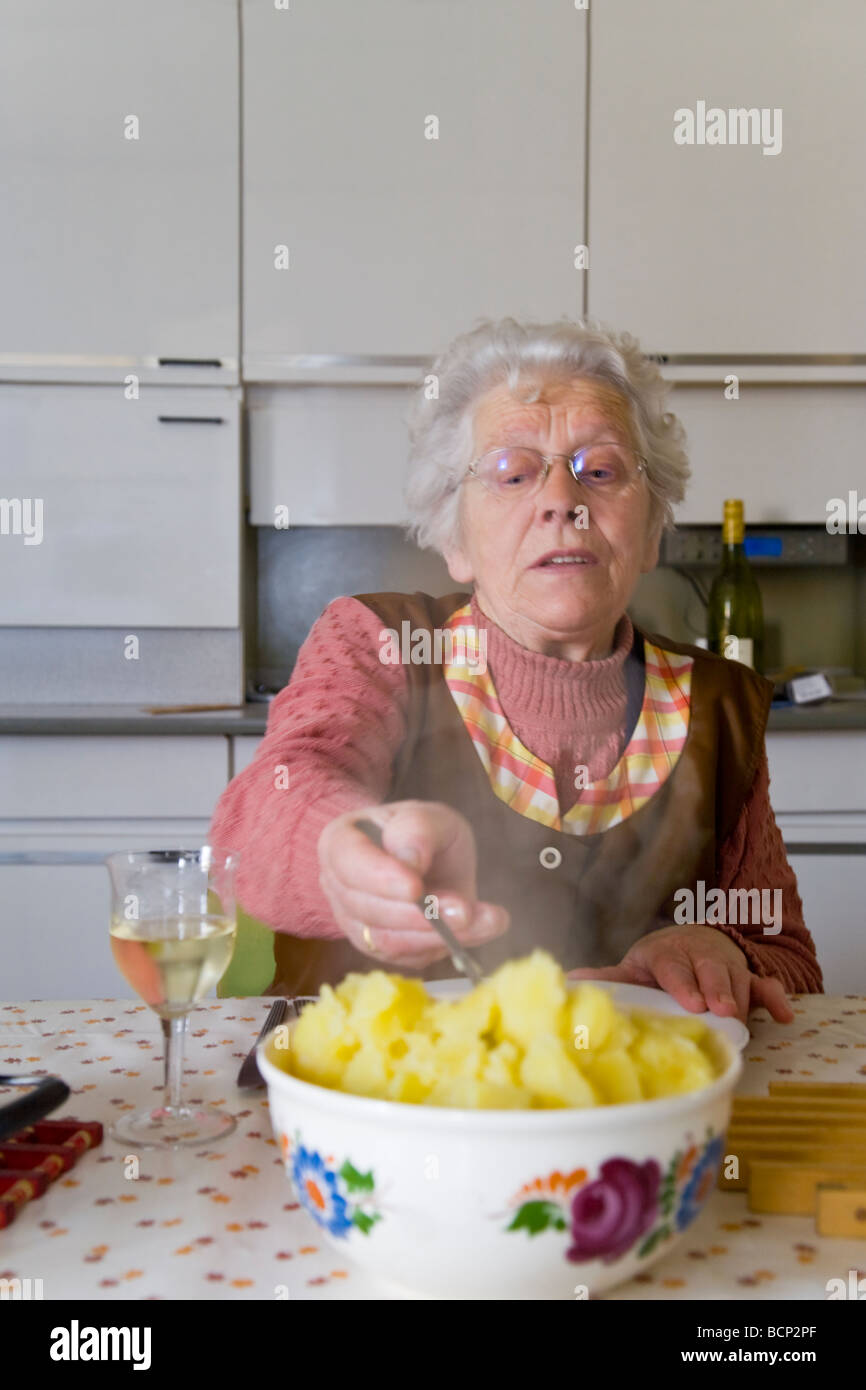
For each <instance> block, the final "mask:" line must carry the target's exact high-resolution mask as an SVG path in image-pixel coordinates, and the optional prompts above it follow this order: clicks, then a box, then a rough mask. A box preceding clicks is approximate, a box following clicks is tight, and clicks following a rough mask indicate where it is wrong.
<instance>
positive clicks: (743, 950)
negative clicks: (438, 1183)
mask: <svg viewBox="0 0 866 1390" xmlns="http://www.w3.org/2000/svg"><path fill="white" fill-rule="evenodd" d="M665 395H666V387H665V384H664V382H663V380H662V377H661V375H660V373H659V371H658V368H657V367H656V366H655V365H654V364H652V363H651V362H649V361H647V360H645V359H644V357H643V356H642V354H641V352H640V350H639V348H638V346H637V344H636V343H635V342H634V340H633V339H631V338H630V337H629V336H628V335H621V336H618V335H615V334H612V333H609V332H607V331H605V330H603V329H602V328H600V327H598V326H596V325H588V324H584V323H582V324H576V323H571V322H568V321H567V320H563V321H561V322H559V323H556V324H551V325H537V324H526V325H520V324H518V323H516V322H515V321H514V320H512V319H505V320H503V321H501V322H499V323H485V324H482V325H481V326H480V327H478V328H477V329H475V330H474V331H472V332H469V333H466V334H464V335H462V336H461V337H459V338H457V339H456V340H455V342H454V343H453V344H452V345H451V346H450V347H449V348H448V349H447V350H446V351H445V353H444V354H442V356H441V357H439V359H438V360H437V361H436V362H435V363H434V364H433V366H432V369H431V375H429V376H427V377H426V379H425V384H424V385H423V386H422V387H420V388H419V390H418V392H417V395H416V398H415V400H414V403H413V406H412V412H411V419H410V435H411V474H410V480H409V487H408V501H409V507H410V515H411V523H412V532H413V534H414V535H415V537H416V538H417V540H418V541H419V543H420V544H422V545H426V546H432V547H435V548H436V549H438V550H439V551H440V552H441V553H442V555H443V556H444V558H445V561H446V563H447V565H448V569H449V572H450V574H451V576H452V578H453V579H454V581H455V584H457V585H459V586H460V587H459V592H455V593H452V594H448V595H447V596H445V597H444V598H432V597H430V596H429V595H427V594H423V593H415V594H400V593H380V594H362V595H359V596H357V597H355V598H341V599H337V600H336V601H335V602H333V603H331V604H330V605H329V607H328V608H327V609H326V611H325V613H324V614H323V615H322V617H321V618H320V619H319V620H318V622H317V623H316V624H315V626H314V627H313V629H312V631H311V633H310V635H309V637H308V639H307V641H306V642H305V644H304V646H303V648H302V649H301V651H300V653H299V656H298V661H297V665H296V667H295V670H294V673H293V675H292V679H291V681H290V682H289V684H288V686H287V687H286V689H285V690H283V691H282V692H281V693H280V694H279V696H278V697H277V698H276V699H275V700H274V702H273V705H272V708H271V712H270V718H269V722H268V729H267V733H266V736H265V738H264V740H263V742H262V745H261V747H260V750H259V752H258V756H257V757H256V759H255V761H254V762H253V763H252V764H251V766H250V767H248V768H247V769H246V770H245V771H244V772H243V773H241V774H240V776H238V777H236V778H235V780H234V781H233V782H232V783H231V785H230V786H229V787H228V788H227V789H226V791H225V793H224V794H223V796H222V798H221V800H220V803H219V805H218V807H217V810H216V814H215V817H214V822H213V825H212V835H211V838H212V840H213V842H214V843H215V844H217V845H219V844H223V845H226V846H229V845H233V846H234V847H235V848H237V849H239V850H240V851H241V856H242V857H241V865H242V867H241V870H240V874H239V879H238V895H239V899H240V901H241V903H242V905H243V908H244V909H245V911H246V912H247V913H249V914H252V915H253V916H255V917H257V918H259V919H260V920H262V921H264V922H265V923H267V924H268V925H269V926H271V927H272V928H273V929H275V932H276V933H277V935H276V936H275V947H274V952H275V959H276V966H277V969H276V975H275V979H274V983H273V986H272V991H273V992H279V993H284V992H291V993H301V994H308V993H313V992H315V991H316V990H317V989H318V987H319V986H320V985H321V984H322V982H324V981H328V982H334V981H337V980H339V979H340V978H341V977H342V976H343V975H344V974H345V973H346V972H348V971H349V970H369V969H373V968H376V967H385V968H387V969H399V970H401V971H403V972H406V971H409V972H420V973H421V974H422V975H423V977H424V978H426V979H431V978H438V977H442V976H446V975H453V974H454V973H455V972H454V969H453V966H452V964H451V961H450V959H449V957H448V952H447V949H446V947H445V946H444V945H443V943H442V941H441V939H440V937H439V936H438V935H437V933H436V931H435V928H434V923H433V920H432V919H433V918H434V917H435V915H436V914H437V913H438V914H439V915H441V917H442V918H443V919H444V920H445V921H447V922H448V924H449V925H450V926H451V928H452V930H453V931H454V933H455V934H456V935H457V937H459V939H460V941H461V942H462V943H463V944H464V945H466V946H467V947H471V948H472V950H473V951H474V953H475V954H476V956H477V958H478V960H479V961H480V963H481V965H482V966H483V967H484V968H486V969H489V968H492V967H494V966H496V965H498V964H499V963H500V962H501V961H503V960H505V959H506V958H509V957H515V956H520V955H522V954H525V953H526V952H528V951H529V950H531V949H532V948H533V947H536V946H540V947H544V948H546V949H547V950H549V951H550V952H551V953H552V954H553V955H554V956H555V957H556V959H557V960H558V961H559V962H560V964H561V965H562V966H563V967H564V968H565V969H566V970H567V971H569V972H571V973H577V974H580V975H590V976H591V975H598V976H603V977H606V978H609V979H620V980H629V981H633V982H635V983H638V984H647V985H655V986H657V987H659V988H661V989H664V990H667V991H668V992H669V993H670V994H672V995H673V996H674V997H675V998H676V999H677V1000H679V1001H680V1002H681V1003H682V1004H683V1005H685V1007H686V1008H688V1009H692V1010H696V1011H697V1010H703V1009H705V1008H709V1009H711V1010H712V1011H713V1012H715V1013H718V1014H731V1015H737V1016H738V1017H740V1018H745V1016H746V1015H747V1013H748V1011H749V1009H750V1008H751V1007H756V1006H758V1005H764V1006H765V1007H766V1008H767V1009H768V1010H769V1011H770V1013H771V1014H772V1016H773V1017H774V1018H775V1019H777V1020H778V1021H780V1022H788V1021H790V1020H791V1018H792V1017H793V1014H792V1012H791V1009H790V1007H789V1005H788V1002H787V999H786V993H785V991H786V990H789V991H795V992H809V991H820V990H821V988H822V981H821V972H820V969H819V966H818V962H817V960H816V956H815V949H814V944H813V942H812V939H811V937H810V935H809V933H808V932H807V930H806V928H805V926H804V924H803V918H802V909H801V903H800V899H799V896H798V894H797V887H796V880H795V877H794V875H793V873H792V871H791V869H790V867H789V865H788V863H787V860H786V857H785V851H784V847H783V844H782V839H781V836H780V833H779V831H778V828H777V827H776V824H775V821H774V818H773V813H772V810H771V807H770V801H769V778H768V771H767V760H766V753H765V749H764V731H765V726H766V722H767V714H768V710H769V704H770V696H771V688H770V684H769V682H767V681H765V680H764V679H763V678H762V677H760V676H757V675H756V674H755V673H754V672H752V671H751V670H749V669H747V668H746V667H745V666H743V665H740V664H739V663H737V662H733V661H726V660H724V659H722V658H720V657H716V656H713V655H710V654H709V653H707V652H705V651H703V650H701V649H700V648H697V647H691V646H687V645H684V644H682V643H679V642H673V641H670V640H668V639H667V638H664V637H658V636H652V635H649V634H646V633H643V632H639V631H637V630H636V629H635V628H634V626H633V625H632V623H631V621H630V619H629V617H628V615H627V612H626V609H627V606H628V603H629V599H630V597H631V595H632V592H633V590H634V587H635V584H636V582H637V580H638V577H639V575H640V574H641V573H644V572H646V571H648V570H650V569H652V568H653V566H654V565H655V564H656V561H657V558H658V549H659V539H660V535H661V532H662V529H663V528H664V527H665V525H667V524H669V523H670V522H671V519H672V506H673V504H674V503H676V502H678V501H680V500H681V498H682V496H683V492H684V484H685V480H686V478H687V477H688V473H689V469H688V464H687V460H686V455H685V451H684V447H683V431H682V428H681V426H680V425H679V423H678V422H677V421H676V419H675V417H673V416H672V415H671V414H670V413H666V412H665V410H664V402H665ZM361 819H367V820H372V821H375V822H376V823H377V825H378V826H379V827H380V829H381V831H382V844H381V847H379V846H377V845H376V844H375V843H373V842H371V840H370V839H369V838H368V837H367V836H366V835H365V834H364V833H362V831H361V830H360V829H359V828H358V825H357V822H358V821H359V820H361ZM712 889H720V890H721V893H718V894H715V895H714V894H712V892H711V890H712ZM755 889H758V890H762V889H764V890H767V889H769V890H774V891H775V896H774V894H773V893H770V894H765V895H764V898H763V899H762V901H763V902H767V901H770V900H772V901H774V902H780V903H781V913H780V914H778V918H779V920H777V918H776V917H774V918H773V920H772V923H771V922H770V921H769V920H768V919H767V918H766V916H764V915H763V914H759V913H756V912H755V911H752V912H751V913H744V912H743V911H742V907H743V906H744V905H745V904H746V903H748V904H750V905H751V906H752V907H753V908H754V906H755V903H756V901H757V900H758V899H760V894H757V895H756V894H755V893H754V891H750V890H755ZM736 890H747V891H746V893H745V894H744V893H738V892H737V891H736ZM747 894H748V896H747ZM690 895H692V896H690ZM710 900H712V901H713V902H714V905H715V911H713V912H710V911H707V912H706V914H705V918H704V920H703V921H701V920H697V921H695V915H696V913H695V912H692V913H691V915H690V914H689V906H688V905H689V904H690V903H691V904H693V905H694V904H697V909H696V911H697V914H700V912H701V907H702V905H703V904H704V903H706V902H708V901H710ZM719 902H721V903H722V904H723V905H724V904H727V903H730V902H738V903H739V904H740V907H741V910H740V912H739V915H738V914H736V913H733V914H732V913H729V912H727V911H726V910H725V909H724V906H723V908H722V910H721V911H720V910H719V907H718V904H719ZM419 903H420V905H419ZM684 904H685V907H684V906H683V905H684ZM744 916H750V917H751V918H752V920H750V921H743V917H744ZM732 919H733V920H732ZM734 920H735V922H736V924H734Z"/></svg>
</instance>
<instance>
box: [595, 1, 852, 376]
mask: <svg viewBox="0 0 866 1390" xmlns="http://www.w3.org/2000/svg"><path fill="white" fill-rule="evenodd" d="M590 23H591V26H592V32H591V43H592V52H591V67H592V82H591V88H590V112H589V156H588V158H589V257H590V269H589V281H588V295H589V298H588V307H589V311H590V313H592V314H594V315H598V316H600V317H601V318H603V319H605V320H607V321H609V322H611V323H613V324H616V325H618V326H619V327H621V328H626V329H628V330H629V331H630V332H632V333H634V334H636V335H637V336H638V337H639V338H640V340H641V342H642V345H643V346H644V349H645V350H646V351H650V352H661V353H668V354H721V355H725V356H728V357H731V358H736V357H737V356H743V355H752V354H773V355H777V354H783V353H784V354H796V353H800V354H846V353H860V354H862V353H863V321H864V313H866V262H864V258H863V254H862V248H863V244H864V241H866V203H864V200H863V131H864V128H866V84H864V82H863V74H862V54H863V50H864V45H866V9H864V7H863V4H862V0H836V3H834V4H833V5H831V6H817V5H815V4H813V3H812V0H786V3H785V4H765V5H755V4H754V2H753V0H729V3H727V4H725V5H723V6H710V5H701V6H695V4H694V0H656V2H655V3H654V4H651V5H648V4H646V3H645V0H616V3H608V4H602V5H594V6H593V7H592V11H591V19H590ZM699 103H700V104H701V110H703V111H704V113H705V114H708V113H709V111H710V109H711V108H720V109H722V110H723V111H724V112H725V113H727V112H728V111H729V110H732V109H734V110H735V109H739V108H744V109H747V110H748V109H752V108H754V109H755V110H756V111H758V112H762V111H766V112H767V113H768V115H767V118H766V120H767V125H766V138H764V135H763V133H762V135H761V137H760V138H761V143H759V144H753V143H746V142H745V132H744V133H743V135H742V137H741V136H740V133H739V130H738V129H737V127H736V126H734V127H732V126H731V123H730V122H729V121H728V120H727V119H726V121H725V123H724V129H725V135H726V137H727V135H728V130H729V128H731V129H732V133H733V135H734V139H735V141H736V143H732V142H731V141H730V140H727V139H726V143H725V144H710V143H703V144H700V143H697V140H698V126H700V127H701V128H702V129H705V121H704V119H703V118H702V116H701V110H699ZM684 110H690V111H691V112H692V113H693V114H694V118H695V130H694V135H695V143H693V144H686V143H682V144H680V143H677V142H676V140H675V138H674V132H675V127H678V128H679V129H680V130H681V131H683V132H685V120H684V118H683V117H682V116H677V115H676V114H675V113H677V112H681V111H684ZM775 112H780V113H781V116H780V117H774V114H773V113H775ZM714 124H715V126H716V129H717V130H718V129H720V125H719V124H718V123H716V122H715V121H714ZM777 131H778V132H779V133H780V134H781V147H780V148H779V150H778V153H772V152H770V151H772V150H773V148H774V147H775V145H776V144H777V143H778V135H777ZM686 133H687V132H686ZM713 138H715V136H713ZM765 149H766V150H767V153H765V152H764V151H765Z"/></svg>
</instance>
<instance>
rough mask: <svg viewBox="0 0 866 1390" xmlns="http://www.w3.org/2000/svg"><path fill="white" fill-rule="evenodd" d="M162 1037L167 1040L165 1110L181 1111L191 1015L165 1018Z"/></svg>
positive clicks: (161, 1020) (162, 1021) (162, 1020)
mask: <svg viewBox="0 0 866 1390" xmlns="http://www.w3.org/2000/svg"><path fill="white" fill-rule="evenodd" d="M160 1022H161V1023H162V1036H163V1038H164V1040H165V1108H166V1109H167V1110H179V1109H180V1104H181V1100H180V1095H181V1088H182V1086H183V1050H184V1049H183V1045H184V1041H185V1039H186V1034H187V1029H188V1028H189V1014H184V1015H183V1017H182V1018H163V1019H160Z"/></svg>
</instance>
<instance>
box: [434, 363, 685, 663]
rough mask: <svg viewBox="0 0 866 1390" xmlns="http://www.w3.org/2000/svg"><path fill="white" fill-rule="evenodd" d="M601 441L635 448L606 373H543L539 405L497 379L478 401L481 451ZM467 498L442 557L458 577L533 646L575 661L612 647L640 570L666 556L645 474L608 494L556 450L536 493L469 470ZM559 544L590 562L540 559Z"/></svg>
mask: <svg viewBox="0 0 866 1390" xmlns="http://www.w3.org/2000/svg"><path fill="white" fill-rule="evenodd" d="M602 440H617V441H618V442H620V443H621V444H625V445H627V446H630V447H632V448H634V447H635V440H634V437H633V435H632V432H631V428H630V423H629V413H628V405H627V402H626V400H625V398H624V397H623V396H621V395H620V393H619V392H618V391H615V390H614V389H613V388H612V387H609V386H607V385H606V384H605V383H602V382H598V381H588V380H581V379H573V380H570V381H554V380H550V381H546V382H545V383H544V384H543V389H542V392H541V394H540V396H539V399H538V400H537V401H535V402H534V403H533V404H532V405H526V404H524V403H523V402H522V401H520V400H518V399H517V398H516V397H515V396H513V395H512V394H511V393H510V391H509V390H508V388H507V386H498V387H495V388H494V389H493V390H491V391H489V392H488V393H487V394H486V395H485V396H483V397H482V398H481V400H480V401H479V403H478V406H477V408H476V412H475V418H474V452H473V457H474V458H478V457H479V456H480V455H481V454H483V453H485V452H486V450H488V449H495V448H499V447H500V446H502V445H506V444H526V445H531V446H533V447H534V448H536V449H539V450H540V451H541V452H542V453H544V454H572V453H574V452H575V450H576V449H578V448H580V447H581V446H583V445H586V444H592V443H595V442H600V441H602ZM581 504H583V505H584V506H585V507H586V509H587V513H588V516H587V515H586V514H584V513H581V512H578V508H579V507H580V506H581ZM460 506H461V511H460V517H461V527H460V530H461V540H460V544H459V545H458V546H457V547H456V548H455V549H454V550H452V551H448V552H446V555H445V559H446V562H447V564H448V568H449V570H450V573H451V576H452V578H453V579H455V580H456V581H457V583H459V584H469V583H472V582H474V584H475V592H476V597H477V599H478V602H479V604H480V606H481V609H482V610H483V612H485V613H486V614H487V616H488V617H489V618H492V619H493V621H494V622H495V623H496V624H497V625H498V626H499V627H501V628H502V629H503V630H504V631H505V632H507V633H508V634H509V636H511V637H513V638H514V639H515V641H518V642H520V643H521V645H522V646H524V647H528V648H529V649H530V650H531V651H538V652H545V653H547V654H549V655H556V656H562V657H567V658H569V659H571V660H587V659H589V658H591V657H598V656H605V655H607V654H608V653H609V652H610V650H611V645H612V639H613V632H614V628H615V627H616V624H617V622H618V620H619V618H620V617H621V616H622V614H623V612H624V611H625V608H626V606H627V604H628V601H629V599H630V597H631V594H632V591H633V589H634V586H635V584H636V582H637V579H638V576H639V575H640V574H641V573H642V572H644V571H646V570H651V569H652V568H653V566H654V565H655V564H656V562H657V560H658V547H659V536H660V533H661V522H660V521H657V522H655V523H654V524H653V525H652V526H651V525H650V493H649V490H648V487H647V483H646V478H645V475H643V474H640V475H639V476H638V478H637V481H636V482H635V484H634V486H632V487H631V489H630V490H629V491H628V492H627V493H626V494H625V495H621V496H620V497H618V498H615V499H613V498H602V497H598V496H596V495H594V494H591V493H590V489H589V488H588V487H587V486H585V485H582V484H580V483H578V482H577V481H576V480H575V478H574V477H573V476H572V474H571V472H570V470H569V467H568V463H567V461H566V459H564V458H557V459H555V460H554V462H553V466H552V468H551V470H550V472H549V474H548V476H547V478H546V480H545V482H544V485H543V486H542V487H541V488H540V490H539V491H537V492H536V493H535V494H534V495H533V496H530V497H513V498H512V497H505V498H503V497H500V496H498V495H496V494H494V493H491V492H489V491H488V490H487V489H486V488H485V487H484V486H483V485H482V484H481V483H480V482H478V481H477V480H476V479H475V478H473V477H471V476H469V477H467V479H466V480H465V482H464V484H463V486H462V489H461V503H460ZM581 520H585V521H586V526H585V527H584V526H580V527H578V526H577V525H576V524H575V523H576V521H581ZM551 551H579V552H580V553H581V554H582V555H583V556H584V557H585V558H586V560H587V563H586V564H560V565H555V564H550V563H548V564H546V565H545V564H542V563H541V561H542V560H543V559H544V557H545V556H549V555H550V553H551Z"/></svg>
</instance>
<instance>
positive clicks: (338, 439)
mask: <svg viewBox="0 0 866 1390" xmlns="http://www.w3.org/2000/svg"><path fill="white" fill-rule="evenodd" d="M407 403H408V398H407V396H406V391H405V388H404V387H399V386H324V385H323V386H300V385H294V386H291V385H283V386H252V387H249V388H248V390H247V422H248V439H249V478H250V521H251V522H252V524H253V525H254V526H273V525H274V524H275V521H276V518H277V516H278V515H279V514H280V513H278V510H277V509H278V508H282V507H285V508H287V509H288V518H289V524H290V525H291V526H339V525H347V526H400V525H401V524H402V523H403V522H404V521H405V518H406V509H405V505H404V502H403V488H404V483H405V476H406V454H407V449H408V436H407V431H406V419H405V416H406V407H407Z"/></svg>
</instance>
